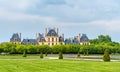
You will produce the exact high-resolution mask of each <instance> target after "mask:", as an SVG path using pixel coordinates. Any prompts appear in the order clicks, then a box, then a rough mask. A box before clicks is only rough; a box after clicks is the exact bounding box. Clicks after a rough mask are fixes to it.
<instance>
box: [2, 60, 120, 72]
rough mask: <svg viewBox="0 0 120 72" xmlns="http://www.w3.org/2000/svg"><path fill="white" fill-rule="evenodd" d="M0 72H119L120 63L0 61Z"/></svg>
mask: <svg viewBox="0 0 120 72" xmlns="http://www.w3.org/2000/svg"><path fill="white" fill-rule="evenodd" d="M0 72H120V62H96V61H81V60H44V59H43V60H42V59H40V60H0Z"/></svg>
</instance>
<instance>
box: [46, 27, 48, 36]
mask: <svg viewBox="0 0 120 72" xmlns="http://www.w3.org/2000/svg"><path fill="white" fill-rule="evenodd" d="M47 33H48V32H47V28H45V36H46V35H47Z"/></svg>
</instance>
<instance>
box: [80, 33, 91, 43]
mask: <svg viewBox="0 0 120 72" xmlns="http://www.w3.org/2000/svg"><path fill="white" fill-rule="evenodd" d="M80 42H89V39H88V37H87V36H86V34H82V36H81V38H80Z"/></svg>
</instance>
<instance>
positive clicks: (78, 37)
mask: <svg viewBox="0 0 120 72" xmlns="http://www.w3.org/2000/svg"><path fill="white" fill-rule="evenodd" d="M77 39H78V41H79V42H80V34H79V35H78V36H77Z"/></svg>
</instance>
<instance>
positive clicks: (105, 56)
mask: <svg viewBox="0 0 120 72" xmlns="http://www.w3.org/2000/svg"><path fill="white" fill-rule="evenodd" d="M103 60H104V61H105V62H110V55H109V51H108V49H106V50H105V52H104V56H103Z"/></svg>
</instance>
